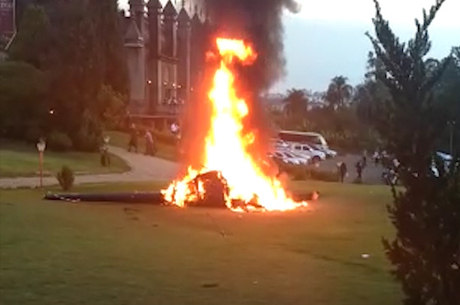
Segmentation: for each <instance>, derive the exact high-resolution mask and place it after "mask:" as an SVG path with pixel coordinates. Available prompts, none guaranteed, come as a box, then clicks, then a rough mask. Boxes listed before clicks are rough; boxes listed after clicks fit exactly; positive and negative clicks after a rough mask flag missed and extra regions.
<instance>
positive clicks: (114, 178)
mask: <svg viewBox="0 0 460 305" xmlns="http://www.w3.org/2000/svg"><path fill="white" fill-rule="evenodd" d="M109 151H110V152H111V153H112V154H114V155H117V156H118V157H120V158H122V159H123V160H125V162H126V163H128V165H129V167H130V168H131V170H130V171H128V172H125V173H121V174H99V175H79V176H75V184H82V183H106V182H137V181H154V180H171V179H173V178H174V177H175V175H176V173H177V171H178V168H179V166H178V164H177V163H175V162H172V161H167V160H163V159H160V158H155V157H150V156H145V155H142V154H136V153H130V152H127V151H126V150H124V149H122V148H119V147H115V146H110V147H109ZM39 183H40V180H39V178H38V177H17V178H0V188H24V187H25V188H34V187H37V186H39ZM56 184H58V181H57V179H56V177H44V178H43V185H45V186H49V185H56Z"/></svg>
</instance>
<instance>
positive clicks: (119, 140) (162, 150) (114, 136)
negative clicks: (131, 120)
mask: <svg viewBox="0 0 460 305" xmlns="http://www.w3.org/2000/svg"><path fill="white" fill-rule="evenodd" d="M106 134H107V135H109V136H110V145H114V146H118V147H121V148H128V143H129V134H127V133H124V132H120V131H109V132H106ZM138 145H139V146H138V149H139V152H141V153H144V152H145V138H144V137H143V136H139V139H138ZM155 145H156V147H157V154H156V155H155V156H156V157H159V158H162V159H166V160H171V161H176V160H177V151H176V147H174V146H172V145H168V144H165V143H162V142H159V141H156V142H155Z"/></svg>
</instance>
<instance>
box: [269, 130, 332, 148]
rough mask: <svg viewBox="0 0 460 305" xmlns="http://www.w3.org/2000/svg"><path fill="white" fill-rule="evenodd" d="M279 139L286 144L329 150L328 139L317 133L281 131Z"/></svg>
mask: <svg viewBox="0 0 460 305" xmlns="http://www.w3.org/2000/svg"><path fill="white" fill-rule="evenodd" d="M278 138H280V139H281V140H283V141H285V142H296V143H305V144H312V145H315V146H317V147H319V148H323V149H328V148H329V146H328V145H327V142H326V139H325V138H324V137H323V136H322V135H321V134H319V133H316V132H301V131H289V130H281V131H280V132H278Z"/></svg>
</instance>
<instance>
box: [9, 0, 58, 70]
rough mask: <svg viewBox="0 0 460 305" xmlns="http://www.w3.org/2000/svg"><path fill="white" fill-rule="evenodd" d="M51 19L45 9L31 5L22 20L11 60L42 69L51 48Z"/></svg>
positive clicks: (13, 45)
mask: <svg viewBox="0 0 460 305" xmlns="http://www.w3.org/2000/svg"><path fill="white" fill-rule="evenodd" d="M49 26H50V23H49V19H48V16H47V14H46V12H45V10H44V8H43V7H41V6H38V5H29V6H28V7H27V8H26V10H25V12H24V14H23V16H22V19H21V23H20V25H19V28H18V33H17V35H16V37H15V39H14V41H13V43H12V44H11V47H10V49H9V54H10V57H11V59H13V60H16V61H25V62H28V63H30V64H32V65H34V66H35V67H37V68H42V67H43V65H44V62H45V61H46V57H47V55H48V51H47V49H48V48H49V42H50V41H49V30H50V29H49Z"/></svg>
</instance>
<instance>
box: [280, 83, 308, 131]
mask: <svg viewBox="0 0 460 305" xmlns="http://www.w3.org/2000/svg"><path fill="white" fill-rule="evenodd" d="M287 93H288V94H287V97H286V98H285V99H284V103H285V106H284V110H285V113H286V115H287V116H288V117H289V118H290V119H291V121H293V122H294V123H295V124H299V123H302V121H303V119H304V118H305V117H306V115H307V109H308V95H307V92H306V91H305V90H299V89H290V90H288V92H287Z"/></svg>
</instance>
